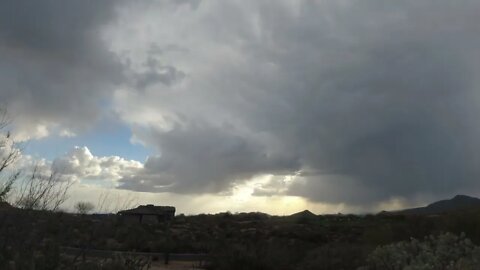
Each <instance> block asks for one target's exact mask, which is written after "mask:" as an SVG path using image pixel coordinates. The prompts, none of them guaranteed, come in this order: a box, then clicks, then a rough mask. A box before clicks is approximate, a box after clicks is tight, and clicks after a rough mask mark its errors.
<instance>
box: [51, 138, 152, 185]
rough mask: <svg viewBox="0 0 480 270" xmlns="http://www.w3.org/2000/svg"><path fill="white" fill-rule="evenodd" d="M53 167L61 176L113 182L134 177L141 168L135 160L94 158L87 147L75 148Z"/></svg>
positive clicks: (114, 157)
mask: <svg viewBox="0 0 480 270" xmlns="http://www.w3.org/2000/svg"><path fill="white" fill-rule="evenodd" d="M53 167H54V168H55V169H56V170H57V171H58V172H59V173H61V174H62V175H66V176H71V177H73V178H75V179H94V180H103V181H107V182H108V181H111V182H115V181H116V180H119V179H121V178H123V177H129V176H131V175H134V174H136V173H137V171H139V170H140V169H141V168H143V164H142V163H140V162H138V161H135V160H126V159H124V158H121V157H118V156H106V157H98V156H94V155H93V154H92V153H91V152H90V150H89V149H88V148H87V147H85V146H84V147H75V148H74V149H72V150H71V151H70V152H69V153H67V154H65V155H64V156H61V157H59V158H57V159H55V160H54V161H53Z"/></svg>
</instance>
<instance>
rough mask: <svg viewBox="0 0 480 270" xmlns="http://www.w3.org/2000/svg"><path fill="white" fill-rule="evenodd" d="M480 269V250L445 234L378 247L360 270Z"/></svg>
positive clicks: (464, 239)
mask: <svg viewBox="0 0 480 270" xmlns="http://www.w3.org/2000/svg"><path fill="white" fill-rule="evenodd" d="M379 269H392V270H438V269H444V270H470V269H471V270H473V269H480V248H479V247H477V246H475V245H474V244H473V243H472V242H471V241H470V240H469V239H467V238H465V235H463V234H462V235H460V236H456V235H454V234H451V233H445V234H441V235H438V236H428V237H425V239H424V240H423V241H419V240H417V239H413V238H412V239H411V240H410V241H402V242H398V243H395V244H390V245H386V246H381V247H378V248H376V249H375V250H374V251H373V252H372V253H371V254H370V255H369V256H368V258H367V265H366V266H364V267H361V268H359V270H379Z"/></svg>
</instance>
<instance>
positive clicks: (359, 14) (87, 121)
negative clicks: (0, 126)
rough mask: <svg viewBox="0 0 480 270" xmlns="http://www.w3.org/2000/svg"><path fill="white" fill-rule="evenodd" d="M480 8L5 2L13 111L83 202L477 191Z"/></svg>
mask: <svg viewBox="0 0 480 270" xmlns="http://www.w3.org/2000/svg"><path fill="white" fill-rule="evenodd" d="M479 11H480V2H479V1H475V0H471V1H469V0H458V1H455V2H453V1H447V0H425V1H416V0H404V1H383V0H362V1H360V0H337V1H325V0H318V1H315V0H299V1H289V0H262V1H257V0H231V1H220V0H176V1H175V0H171V1H169V0H164V1H160V0H159V1H154V0H145V1H121V0H119V1H113V0H105V1H93V0H84V1H76V0H64V1H62V2H61V3H59V2H58V1H54V0H45V1H33V0H27V1H21V2H19V1H16V0H4V1H1V2H0V106H1V107H2V108H3V109H6V110H7V111H8V114H9V116H10V117H11V119H12V124H11V126H10V127H9V128H11V132H12V136H13V137H14V138H15V140H17V141H18V142H21V143H22V145H23V156H22V158H23V159H25V160H28V161H29V162H30V164H31V163H32V162H42V164H45V166H53V167H54V168H57V169H59V171H61V172H62V174H64V175H65V176H66V177H69V178H70V179H73V180H74V181H75V185H74V187H73V188H72V191H71V194H70V199H69V201H68V202H67V204H66V206H65V207H67V208H68V207H70V206H71V205H72V204H73V203H75V202H76V201H80V200H83V201H90V202H92V203H94V204H95V203H96V202H98V200H99V198H101V196H102V194H103V195H104V194H109V196H110V198H111V200H112V202H111V204H117V206H118V205H119V204H121V203H120V201H128V200H130V199H132V198H134V200H135V202H136V203H153V204H158V205H174V206H176V207H177V212H178V213H187V214H195V213H203V212H206V213H216V212H224V211H231V212H254V211H262V212H267V213H272V214H280V215H282V214H290V213H294V212H296V211H301V210H304V209H310V210H311V211H313V212H315V213H338V212H344V213H345V212H353V213H363V212H375V211H380V210H383V209H398V208H402V207H407V206H415V205H419V204H420V205H421V204H424V203H428V202H430V201H432V200H436V199H443V198H447V197H451V196H453V195H455V194H459V193H462V194H468V195H473V196H478V195H480V181H479V180H480V166H478V164H479V162H480V125H479V123H478V122H479V120H478V116H479V115H480V114H479V113H480V90H479V85H480V81H479V78H480V76H479V75H480V74H479V73H480V64H479V63H480V61H479V60H480V49H479V48H480V28H479V27H478V25H480V17H479V16H478V15H477V14H478V12H479ZM29 162H23V163H22V162H21V164H27V163H29ZM114 198H116V199H114ZM69 205H70V206H69Z"/></svg>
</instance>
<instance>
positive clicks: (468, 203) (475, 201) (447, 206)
mask: <svg viewBox="0 0 480 270" xmlns="http://www.w3.org/2000/svg"><path fill="white" fill-rule="evenodd" d="M476 208H478V209H480V199H479V198H476V197H471V196H467V195H462V194H459V195H455V196H454V197H453V198H451V199H445V200H440V201H436V202H433V203H430V204H428V205H426V206H423V207H415V208H407V209H403V210H397V211H383V212H382V214H403V215H434V214H442V213H447V212H453V211H460V210H468V209H476Z"/></svg>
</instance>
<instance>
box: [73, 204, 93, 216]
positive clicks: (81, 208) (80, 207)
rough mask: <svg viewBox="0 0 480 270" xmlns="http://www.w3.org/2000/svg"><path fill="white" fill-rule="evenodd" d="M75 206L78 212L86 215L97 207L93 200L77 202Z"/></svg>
mask: <svg viewBox="0 0 480 270" xmlns="http://www.w3.org/2000/svg"><path fill="white" fill-rule="evenodd" d="M74 207H75V210H76V211H77V213H79V214H81V215H86V214H88V213H90V212H91V211H93V209H94V208H95V206H94V205H93V203H91V202H77V203H76V204H75V206H74Z"/></svg>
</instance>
